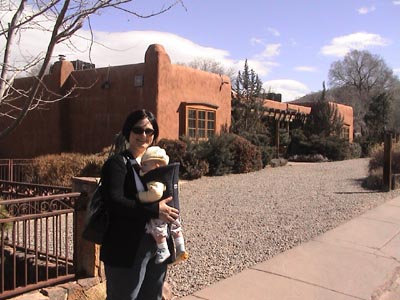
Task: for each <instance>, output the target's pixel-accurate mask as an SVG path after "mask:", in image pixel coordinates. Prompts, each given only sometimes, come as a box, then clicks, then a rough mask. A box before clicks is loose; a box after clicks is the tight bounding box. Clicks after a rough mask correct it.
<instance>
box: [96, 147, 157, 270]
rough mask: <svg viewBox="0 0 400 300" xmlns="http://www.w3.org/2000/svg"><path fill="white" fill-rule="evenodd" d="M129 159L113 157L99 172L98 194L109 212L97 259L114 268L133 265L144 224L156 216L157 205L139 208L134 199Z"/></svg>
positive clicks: (129, 155)
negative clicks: (99, 187) (99, 191)
mask: <svg viewBox="0 0 400 300" xmlns="http://www.w3.org/2000/svg"><path fill="white" fill-rule="evenodd" d="M124 157H126V158H127V159H125V160H124ZM129 159H133V157H132V154H131V153H130V152H129V151H125V152H124V153H122V154H117V155H115V156H113V157H111V158H109V159H108V160H107V161H106V162H105V164H104V166H103V168H102V171H101V182H102V190H101V192H102V194H103V196H104V198H105V201H106V207H107V209H108V210H109V212H110V224H109V227H108V230H107V233H106V235H105V237H104V240H103V244H102V246H101V250H100V259H101V260H102V261H103V262H104V263H105V264H107V265H110V266H114V267H130V266H132V265H133V262H134V259H135V254H136V250H137V248H138V246H139V242H140V239H141V238H142V236H143V234H144V233H145V225H146V222H147V221H148V220H149V219H151V218H158V215H159V210H158V202H157V203H153V204H146V205H143V204H141V203H140V201H139V200H138V199H137V198H136V193H137V190H136V184H135V178H134V174H133V172H134V171H133V169H132V167H131V165H130V163H129ZM125 162H127V163H125Z"/></svg>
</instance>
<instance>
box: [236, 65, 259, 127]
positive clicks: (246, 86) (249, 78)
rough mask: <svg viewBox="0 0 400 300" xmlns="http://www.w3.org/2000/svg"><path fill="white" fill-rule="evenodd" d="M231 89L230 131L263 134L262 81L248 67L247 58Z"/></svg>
mask: <svg viewBox="0 0 400 300" xmlns="http://www.w3.org/2000/svg"><path fill="white" fill-rule="evenodd" d="M232 89H233V95H232V132H233V133H236V134H239V135H242V134H244V133H248V132H252V133H263V134H265V133H266V130H267V129H266V127H265V125H264V123H263V121H262V120H263V116H264V107H263V103H264V99H263V98H262V95H263V89H262V82H261V80H260V79H259V77H258V75H257V73H256V72H255V71H254V70H253V69H249V66H248V64H247V60H246V61H245V64H244V69H243V71H239V72H238V76H237V77H236V79H235V81H234V84H233V87H232Z"/></svg>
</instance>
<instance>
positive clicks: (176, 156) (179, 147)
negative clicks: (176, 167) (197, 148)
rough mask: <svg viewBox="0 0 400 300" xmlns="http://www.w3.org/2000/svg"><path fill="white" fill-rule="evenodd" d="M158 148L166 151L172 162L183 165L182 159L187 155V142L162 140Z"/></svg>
mask: <svg viewBox="0 0 400 300" xmlns="http://www.w3.org/2000/svg"><path fill="white" fill-rule="evenodd" d="M158 146H160V147H161V148H164V149H165V151H166V152H167V154H168V156H169V161H170V162H180V163H182V159H183V157H184V155H185V152H186V148H187V145H186V143H185V142H183V141H179V140H169V139H161V140H160V141H159V142H158Z"/></svg>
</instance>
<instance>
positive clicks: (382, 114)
mask: <svg viewBox="0 0 400 300" xmlns="http://www.w3.org/2000/svg"><path fill="white" fill-rule="evenodd" d="M389 115H390V98H389V96H388V94H387V93H385V92H383V93H380V94H378V95H377V96H375V97H373V98H372V101H371V103H370V105H369V107H368V111H367V113H366V114H365V117H364V121H365V125H366V127H367V136H368V138H367V139H368V140H369V141H370V142H372V143H380V142H382V141H383V133H384V131H385V128H386V127H387V126H388V124H389Z"/></svg>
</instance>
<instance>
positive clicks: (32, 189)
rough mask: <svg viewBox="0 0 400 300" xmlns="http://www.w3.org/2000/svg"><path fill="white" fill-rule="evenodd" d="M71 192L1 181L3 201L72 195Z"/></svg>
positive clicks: (46, 186)
mask: <svg viewBox="0 0 400 300" xmlns="http://www.w3.org/2000/svg"><path fill="white" fill-rule="evenodd" d="M71 191H72V188H70V187H63V186H51V185H44V184H32V183H25V182H14V181H6V180H0V198H3V199H18V198H26V197H33V196H35V197H36V196H48V195H55V194H63V193H70V192H71Z"/></svg>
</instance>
